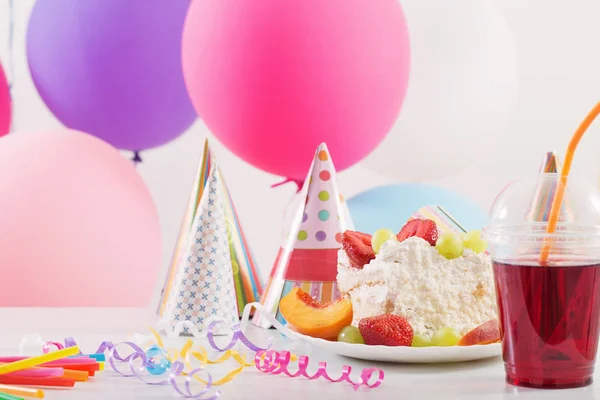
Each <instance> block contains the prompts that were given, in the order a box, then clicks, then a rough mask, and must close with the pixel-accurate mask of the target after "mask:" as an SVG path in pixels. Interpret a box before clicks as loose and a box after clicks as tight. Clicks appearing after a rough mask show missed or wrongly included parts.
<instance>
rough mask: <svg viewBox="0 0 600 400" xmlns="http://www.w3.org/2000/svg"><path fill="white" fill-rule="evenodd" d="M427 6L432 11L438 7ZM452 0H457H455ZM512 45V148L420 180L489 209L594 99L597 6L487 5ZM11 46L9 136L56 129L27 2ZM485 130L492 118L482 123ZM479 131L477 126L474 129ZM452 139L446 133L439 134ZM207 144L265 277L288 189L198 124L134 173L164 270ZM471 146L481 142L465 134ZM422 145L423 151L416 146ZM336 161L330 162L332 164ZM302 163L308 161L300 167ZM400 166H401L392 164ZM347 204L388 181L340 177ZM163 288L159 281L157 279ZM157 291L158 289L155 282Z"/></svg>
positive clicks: (593, 174) (589, 142) (506, 0)
mask: <svg viewBox="0 0 600 400" xmlns="http://www.w3.org/2000/svg"><path fill="white" fill-rule="evenodd" d="M419 1H429V2H430V3H431V6H432V7H435V5H436V3H437V1H448V0H437V1H436V0H419ZM455 1H461V0H455ZM494 2H495V4H496V5H497V6H498V8H499V9H500V10H501V12H502V13H503V15H504V17H505V18H506V20H507V22H508V24H509V26H510V27H511V29H512V31H513V33H514V35H515V37H516V43H517V51H518V57H519V71H520V74H521V84H520V92H519V105H518V109H517V112H516V114H515V116H514V119H513V121H512V122H511V124H510V126H509V129H510V130H511V132H518V133H519V137H520V138H521V141H520V142H519V143H512V144H509V145H506V146H504V147H503V148H501V149H500V150H501V151H499V152H498V153H497V155H496V156H495V157H493V158H490V159H487V160H486V161H485V164H484V165H483V166H477V167H475V166H472V167H471V168H469V169H468V170H465V171H462V172H461V173H460V174H456V175H454V176H450V177H445V178H443V179H439V180H433V181H430V182H428V183H433V184H438V185H441V186H444V187H448V188H451V189H453V190H455V191H457V192H460V193H462V194H464V195H466V196H469V197H471V198H472V199H473V200H475V201H476V202H477V203H479V204H480V205H481V206H482V207H484V208H486V209H487V208H488V207H489V205H490V203H491V201H492V200H493V199H494V196H495V195H496V194H497V193H498V191H499V190H500V189H501V188H502V187H503V186H504V185H505V184H506V183H507V182H508V181H509V180H511V179H514V178H516V177H518V176H519V175H520V174H522V173H523V172H524V171H532V172H533V171H535V170H536V169H537V168H538V165H539V163H540V162H541V159H542V157H543V155H544V153H545V152H546V151H548V150H558V151H559V152H560V154H563V152H564V148H565V147H566V144H567V142H568V140H569V138H570V136H571V133H572V132H573V130H574V129H575V128H576V127H577V125H578V123H579V122H580V121H581V119H582V118H583V117H584V116H585V114H586V113H587V112H588V110H589V109H590V108H591V107H592V106H593V105H594V104H595V103H596V102H597V101H599V100H600V54H599V52H600V46H599V44H598V43H599V38H600V24H598V15H600V2H598V1H595V0H570V1H568V2H567V1H565V0H494ZM15 3H16V10H15V42H14V66H15V68H14V72H15V73H14V76H11V78H12V79H13V80H14V92H13V99H14V120H13V121H14V122H13V127H14V129H15V130H16V131H34V130H49V129H55V128H58V127H60V126H61V124H60V123H59V122H58V121H57V120H56V119H55V118H54V117H53V116H52V114H51V113H50V112H49V111H48V110H47V109H46V107H45V105H44V104H43V102H42V101H41V100H40V98H39V96H38V95H37V92H36V90H35V88H34V86H33V84H32V82H31V78H30V76H29V71H28V68H27V63H26V58H25V46H24V43H25V32H26V26H27V20H28V16H29V13H30V11H31V8H32V6H33V4H34V0H16V2H15ZM8 20H9V18H8V0H0V60H2V62H3V64H4V65H5V68H7V67H8V65H7V63H8V51H7V47H8V46H7V44H8ZM489 124H494V121H489ZM481 129H482V130H483V129H485V126H482V127H481ZM599 131H600V126H595V127H592V129H591V131H590V132H589V133H588V135H587V136H586V138H585V140H584V142H583V144H582V145H581V146H580V149H579V151H578V156H577V160H576V163H575V172H578V173H581V174H587V176H588V178H589V179H591V180H592V181H594V182H596V181H597V179H598V170H599V163H598V157H597V155H598V154H599V153H600V132H599ZM440 134H449V135H450V134H452V132H446V133H440ZM207 137H208V138H209V139H210V140H211V145H212V148H213V151H214V152H215V154H216V157H217V159H218V160H219V162H220V164H221V167H222V169H223V171H224V174H225V175H226V178H227V182H228V184H229V186H230V191H231V193H232V196H233V199H234V202H235V204H236V207H237V209H238V212H239V214H240V218H241V222H242V224H243V227H244V229H245V231H246V233H247V236H248V239H249V242H250V245H251V247H252V249H253V252H254V254H255V256H256V258H257V261H258V264H259V267H260V269H261V271H262V275H263V277H264V278H265V279H266V277H267V276H268V273H269V271H270V268H271V265H272V262H273V261H274V258H275V255H276V251H277V247H278V246H279V239H280V236H281V235H280V233H281V229H282V219H283V213H284V211H285V208H286V205H287V204H288V203H289V201H290V200H291V198H292V196H293V193H294V188H293V185H286V186H283V187H280V188H277V189H271V188H270V185H271V184H273V183H276V182H278V181H280V178H279V177H276V176H273V175H269V174H266V173H264V172H262V171H259V170H257V169H255V168H253V167H250V166H248V165H247V164H245V163H244V162H243V161H241V160H240V159H238V158H237V157H236V156H234V155H233V154H232V153H230V152H229V151H228V150H227V149H225V148H224V147H223V146H222V145H221V144H220V143H219V142H218V141H217V140H216V139H215V138H214V137H213V136H212V135H211V133H210V132H209V131H208V130H207V129H206V127H205V126H204V125H203V123H202V121H200V120H198V121H197V122H196V123H195V124H194V125H193V126H192V127H191V128H190V130H189V131H188V132H186V133H185V134H184V135H182V136H181V137H180V138H179V139H178V140H176V141H174V142H172V143H170V144H168V145H166V146H164V147H161V148H158V149H155V150H152V151H146V152H144V153H143V155H142V156H143V159H144V162H143V164H142V165H141V166H140V167H138V168H139V172H140V173H141V175H142V176H143V178H144V180H145V181H146V183H147V184H148V186H149V188H150V190H151V192H152V195H153V196H154V199H155V202H156V204H157V206H158V209H159V213H160V218H161V223H162V230H163V238H164V243H163V266H164V268H166V265H167V264H168V261H169V258H170V253H171V250H172V248H173V244H174V242H175V239H176V234H177V230H178V227H179V223H180V219H181V217H182V215H183V211H184V205H185V202H186V199H187V196H188V194H189V190H190V185H191V182H192V179H193V174H194V172H195V169H196V166H197V163H198V160H199V157H200V156H201V153H202V148H203V142H204V139H205V138H207ZM470 140H473V141H476V142H479V144H480V146H485V145H486V143H485V141H484V140H482V139H481V138H479V137H477V136H474V137H472V138H470ZM423 147H425V148H426V144H425V143H424V144H423ZM334 161H335V160H334ZM307 162H308V161H307ZM398 163H399V164H398V168H401V167H402V165H401V160H399V162H398ZM340 182H341V191H342V192H343V193H344V195H345V196H346V197H350V196H352V195H354V194H356V193H358V192H360V191H362V190H365V189H368V188H370V187H374V186H378V185H381V184H386V183H390V182H391V181H390V180H389V179H387V178H384V177H382V176H378V175H377V174H375V173H373V172H371V171H370V170H368V169H367V168H365V167H364V166H361V165H360V164H359V165H357V166H355V167H353V168H351V169H349V170H347V171H344V172H343V173H342V174H341V175H340ZM160 280H161V282H162V275H161V278H160ZM157 289H158V285H157Z"/></svg>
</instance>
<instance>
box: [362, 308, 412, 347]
mask: <svg viewBox="0 0 600 400" xmlns="http://www.w3.org/2000/svg"><path fill="white" fill-rule="evenodd" d="M358 330H359V331H360V334H361V335H362V337H363V339H364V341H365V343H366V344H369V345H382V346H410V345H411V344H412V340H413V334H414V333H413V329H412V326H410V324H409V323H408V321H407V320H406V318H402V317H401V316H399V315H394V314H383V315H378V316H376V317H368V318H363V319H361V320H360V322H359V323H358Z"/></svg>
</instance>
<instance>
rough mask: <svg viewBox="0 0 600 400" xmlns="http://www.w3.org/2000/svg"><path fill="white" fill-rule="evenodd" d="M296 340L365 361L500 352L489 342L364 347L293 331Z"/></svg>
mask: <svg viewBox="0 0 600 400" xmlns="http://www.w3.org/2000/svg"><path fill="white" fill-rule="evenodd" d="M294 334H295V335H297V336H298V338H299V339H302V340H304V341H306V342H307V343H310V344H312V345H313V346H316V347H320V348H322V349H325V350H329V351H331V352H332V353H336V354H339V355H342V356H346V357H352V358H359V359H361V360H369V361H386V362H396V363H413V364H415V363H423V364H424V363H445V362H461V361H472V360H481V359H484V358H491V357H497V356H499V355H501V354H502V345H501V344H500V343H492V344H486V345H474V346H451V347H404V346H398V347H390V346H368V345H366V344H350V343H343V342H330V341H328V340H323V339H317V338H313V337H310V336H305V335H301V334H299V333H297V332H294Z"/></svg>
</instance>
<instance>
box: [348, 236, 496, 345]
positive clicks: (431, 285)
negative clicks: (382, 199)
mask: <svg viewBox="0 0 600 400" xmlns="http://www.w3.org/2000/svg"><path fill="white" fill-rule="evenodd" d="M337 280H338V285H339V288H340V291H341V292H342V293H345V294H348V295H349V296H350V299H351V300H352V306H353V312H354V321H353V324H354V325H357V324H358V321H359V320H360V319H361V318H364V317H371V316H375V315H379V314H383V313H392V314H397V315H400V316H403V317H405V318H407V319H408V321H409V322H410V324H411V325H412V327H413V330H414V331H415V333H417V334H420V335H423V336H425V337H431V335H432V334H433V333H434V332H435V331H436V330H437V329H440V328H442V327H445V326H448V327H453V328H456V329H457V330H459V331H460V333H461V334H466V333H467V332H468V331H470V330H471V329H473V328H475V327H477V326H478V325H480V324H482V323H484V322H487V321H489V320H491V319H494V318H497V308H496V298H495V292H494V280H493V270H492V265H491V259H490V257H489V255H487V254H484V253H480V254H476V253H474V252H472V251H470V250H468V249H465V251H464V252H463V255H462V256H460V257H458V258H455V259H452V260H448V259H446V258H445V257H443V256H441V255H440V254H439V253H438V251H437V250H436V248H435V247H433V246H431V245H430V244H429V243H427V242H426V241H424V240H423V239H421V238H419V237H411V238H409V239H406V240H404V241H403V242H396V241H388V242H386V243H385V244H384V245H383V246H382V247H381V250H380V251H379V253H378V254H377V256H376V258H375V259H374V260H372V261H371V262H370V263H369V264H367V265H365V266H364V268H363V269H362V270H360V269H356V268H353V267H351V266H350V264H349V262H348V257H347V255H346V253H345V252H344V251H343V250H340V251H339V252H338V275H337Z"/></svg>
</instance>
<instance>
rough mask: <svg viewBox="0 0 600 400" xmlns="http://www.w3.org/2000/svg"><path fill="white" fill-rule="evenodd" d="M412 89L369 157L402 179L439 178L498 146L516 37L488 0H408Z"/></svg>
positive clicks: (508, 108) (507, 110) (514, 91)
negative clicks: (388, 129)
mask: <svg viewBox="0 0 600 400" xmlns="http://www.w3.org/2000/svg"><path fill="white" fill-rule="evenodd" d="M401 3H402V7H403V8H404V12H405V15H406V19H407V22H408V28H409V34H410V41H411V71H410V77H409V84H408V92H407V96H406V99H405V101H404V104H403V106H402V110H401V112H400V116H399V118H398V121H397V122H396V125H395V126H394V127H393V128H392V130H391V131H390V133H389V134H388V136H387V137H386V138H385V139H384V140H383V142H382V143H381V144H380V145H379V146H378V147H377V148H376V149H375V150H374V151H373V153H371V155H369V156H368V157H367V158H366V159H365V160H364V165H365V166H366V167H368V168H369V169H371V170H373V171H375V172H378V173H380V174H383V175H386V176H388V177H391V178H394V179H400V180H403V181H423V180H426V179H430V178H440V177H443V176H448V175H451V174H453V173H456V172H458V171H460V170H464V169H465V168H467V167H468V166H470V165H473V164H475V163H477V162H478V161H480V160H482V159H483V158H484V157H486V156H489V155H490V154H492V153H493V152H494V151H495V148H494V147H495V144H497V143H499V142H500V140H499V139H501V135H503V134H504V133H505V129H506V127H507V125H508V123H509V122H510V120H511V118H512V116H513V114H514V112H515V108H516V104H517V99H518V89H519V77H518V68H517V51H516V45H515V40H514V36H513V35H512V32H511V31H510V29H509V27H508V25H507V23H506V21H505V20H504V18H503V16H502V15H501V14H500V12H499V11H498V10H497V9H496V8H495V7H494V6H493V5H492V4H491V3H490V2H489V1H486V0H460V1H426V0H404V1H401Z"/></svg>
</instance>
